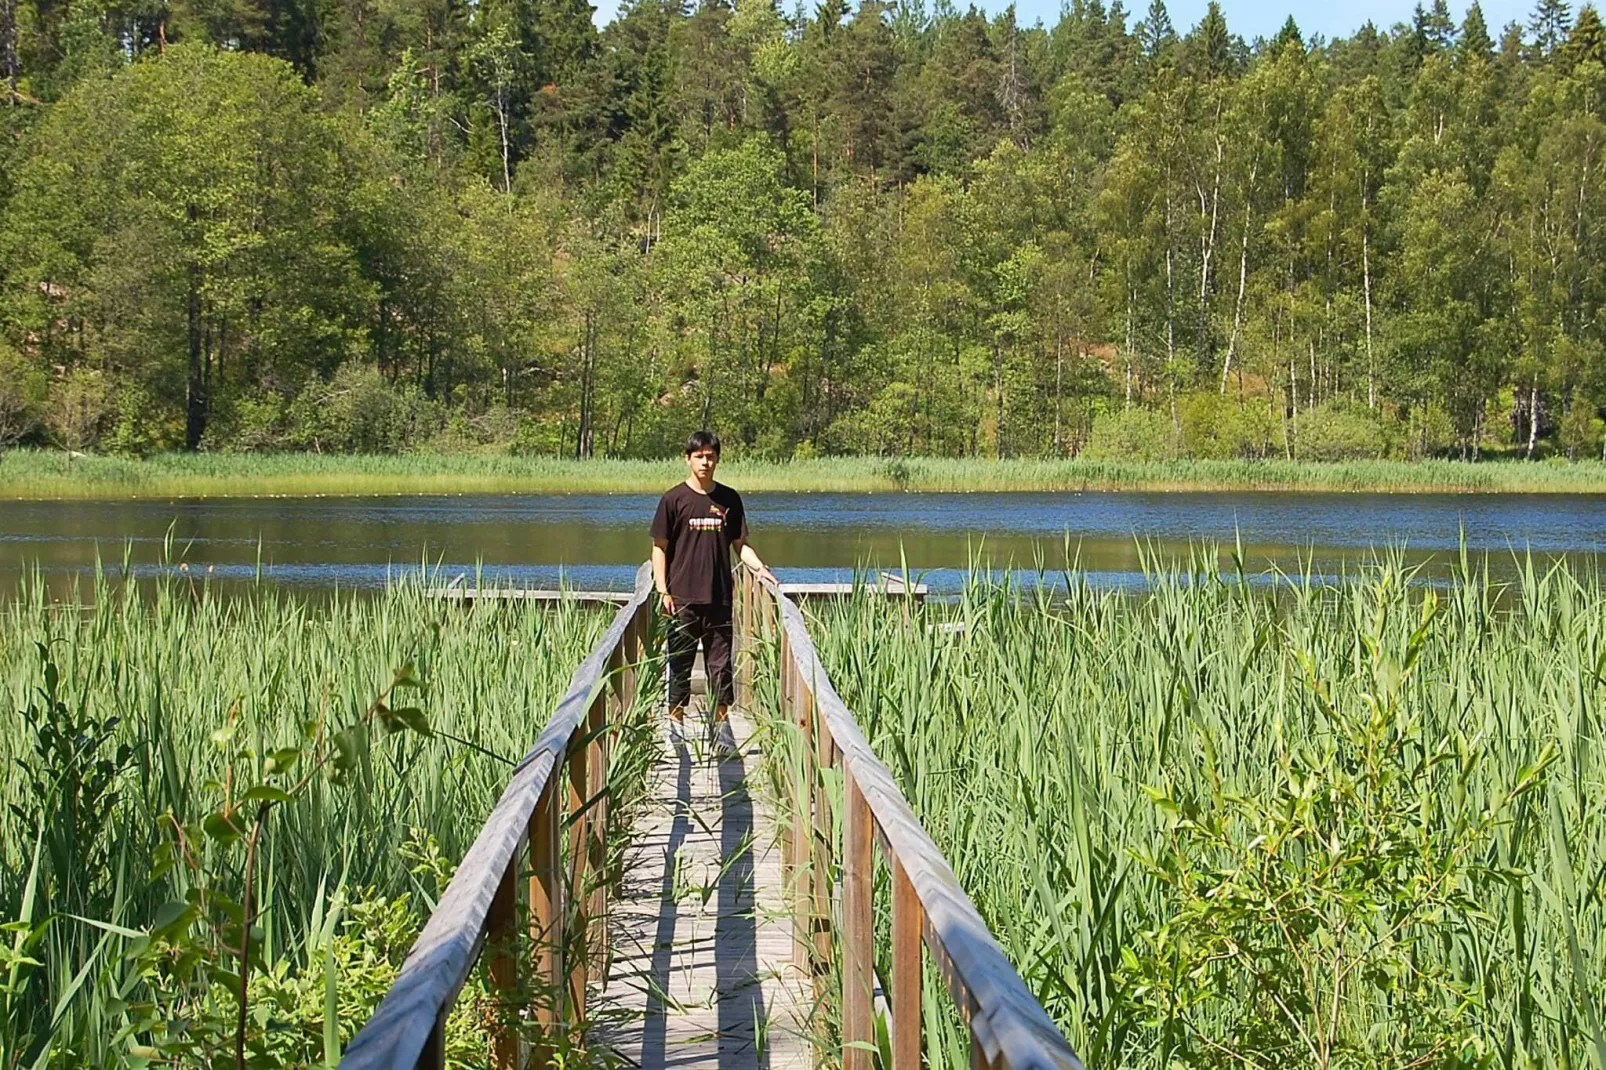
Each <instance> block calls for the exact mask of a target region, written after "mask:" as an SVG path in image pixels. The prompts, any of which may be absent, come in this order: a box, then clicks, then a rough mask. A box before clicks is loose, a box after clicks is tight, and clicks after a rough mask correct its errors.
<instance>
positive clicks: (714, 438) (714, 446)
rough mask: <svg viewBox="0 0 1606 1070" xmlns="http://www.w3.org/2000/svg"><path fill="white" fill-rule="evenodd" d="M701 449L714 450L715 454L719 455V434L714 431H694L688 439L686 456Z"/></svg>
mask: <svg viewBox="0 0 1606 1070" xmlns="http://www.w3.org/2000/svg"><path fill="white" fill-rule="evenodd" d="M699 450H713V451H714V456H715V457H718V456H719V436H718V435H716V434H714V432H712V431H693V432H692V433H691V437H690V438H688V439H687V440H686V456H688V457H690V456H691V455H692V454H694V453H696V452H698V451H699Z"/></svg>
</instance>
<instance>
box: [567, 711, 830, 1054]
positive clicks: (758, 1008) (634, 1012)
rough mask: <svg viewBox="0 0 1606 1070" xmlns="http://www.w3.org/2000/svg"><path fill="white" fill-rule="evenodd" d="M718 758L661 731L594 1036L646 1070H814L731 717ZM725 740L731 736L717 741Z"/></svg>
mask: <svg viewBox="0 0 1606 1070" xmlns="http://www.w3.org/2000/svg"><path fill="white" fill-rule="evenodd" d="M731 727H732V728H733V729H734V733H733V734H732V735H730V736H728V737H727V739H728V741H729V742H731V743H734V744H735V745H734V746H733V747H729V748H727V752H726V753H725V754H724V755H723V756H721V755H720V754H718V753H716V752H715V751H714V749H713V748H711V747H709V746H708V745H707V743H706V742H705V737H704V732H705V731H706V726H705V725H703V724H701V723H697V722H694V721H688V723H687V725H686V727H685V732H684V739H681V738H677V737H676V736H671V735H670V734H669V732H668V728H667V726H665V728H664V729H663V731H664V732H665V746H664V748H663V758H662V760H661V762H660V765H659V766H658V768H656V769H655V770H654V771H653V773H652V779H651V781H650V783H649V789H648V790H649V796H648V801H647V803H646V804H645V805H644V806H643V808H642V810H641V813H640V816H639V818H638V821H639V824H638V827H637V829H636V832H637V838H636V842H635V843H634V844H633V845H632V847H631V848H630V850H629V851H628V852H627V853H626V857H625V860H624V881H623V888H622V894H621V896H620V898H619V899H618V900H617V901H616V902H615V903H614V905H613V907H612V909H611V911H610V923H609V924H610V930H611V937H612V940H613V948H614V960H613V969H612V976H611V977H610V978H609V979H608V981H607V984H606V986H605V988H604V989H603V991H602V992H601V993H600V994H599V995H600V998H598V999H597V1000H596V1001H595V1002H594V1004H593V1006H594V1007H595V1008H596V1013H595V1021H596V1023H597V1024H596V1025H595V1026H594V1029H593V1037H594V1038H595V1039H598V1040H600V1041H602V1042H603V1043H605V1044H607V1045H608V1046H610V1047H611V1048H612V1049H613V1050H614V1051H615V1052H616V1053H617V1054H618V1055H619V1056H620V1057H621V1058H622V1059H623V1060H624V1061H625V1062H626V1063H628V1064H635V1065H637V1066H640V1067H642V1068H644V1070H665V1068H676V1070H684V1068H694V1067H696V1068H700V1067H706V1068H709V1070H792V1068H798V1070H802V1068H804V1067H807V1066H809V1065H811V1062H812V1060H811V1059H810V1055H809V1051H808V1048H807V1046H806V1044H805V1043H804V1042H803V1041H802V1039H801V1038H800V1037H799V1036H798V1029H797V1025H796V1022H798V1021H800V1020H803V1019H805V1018H806V1014H799V1013H797V1010H798V1008H797V1006H796V998H797V991H798V989H799V985H798V984H797V979H796V977H795V975H794V974H793V971H792V967H791V965H790V955H791V931H790V926H789V923H788V922H786V921H785V920H783V916H782V915H781V913H780V908H781V903H782V896H781V887H780V880H781V878H780V853H779V850H778V848H776V847H775V846H774V842H773V841H774V839H775V835H774V823H773V817H772V815H771V814H770V812H769V808H768V807H767V806H766V805H764V804H763V803H756V802H755V800H754V798H753V795H752V793H751V792H750V791H749V787H748V774H749V771H750V770H752V769H754V768H756V764H757V761H758V758H757V755H755V754H753V753H752V752H751V750H750V738H751V734H752V728H751V725H750V723H749V722H747V721H746V719H745V718H744V717H742V716H741V715H740V714H739V713H736V714H733V718H732V726H731ZM726 731H727V732H730V729H726Z"/></svg>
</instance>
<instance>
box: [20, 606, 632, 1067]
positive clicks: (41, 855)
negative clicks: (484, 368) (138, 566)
mask: <svg viewBox="0 0 1606 1070" xmlns="http://www.w3.org/2000/svg"><path fill="white" fill-rule="evenodd" d="M608 619H609V618H608V615H607V614H604V613H599V612H595V611H591V610H584V609H578V608H575V607H572V606H560V607H556V608H552V607H541V606H535V605H520V604H512V605H506V606H490V605H486V606H475V607H473V608H472V609H463V608H459V607H443V606H441V605H440V604H438V603H435V602H432V601H431V600H429V599H427V598H425V597H424V596H423V594H422V592H421V591H420V590H418V589H415V588H409V587H401V588H394V589H392V590H390V591H389V592H387V593H386V594H385V595H383V596H382V597H378V598H363V599H356V600H349V601H348V600H343V599H332V600H326V601H320V602H318V603H316V604H313V603H307V602H304V601H301V600H299V599H296V598H293V597H287V596H284V595H282V594H280V593H278V592H277V591H276V589H274V588H271V587H270V588H264V589H263V590H261V591H260V592H258V593H255V594H249V595H245V596H241V597H227V598H220V597H214V596H213V595H211V594H209V593H208V592H207V591H206V590H204V589H202V588H192V587H191V586H190V585H189V584H187V583H180V582H167V581H163V582H161V583H160V584H158V585H156V586H155V587H149V586H147V587H145V588H143V589H139V590H136V589H135V588H134V587H133V586H132V585H131V586H129V587H122V588H112V587H102V588H100V589H97V590H94V591H86V592H83V595H82V596H81V597H79V598H73V599H69V600H68V601H67V602H65V603H63V602H52V601H50V600H49V599H48V598H47V596H46V594H45V592H44V590H43V588H42V586H41V585H39V584H38V583H37V582H34V583H29V584H26V585H25V587H24V589H23V590H22V591H21V592H20V593H19V596H18V597H17V598H16V599H14V600H13V601H11V602H10V603H8V604H7V605H6V606H5V607H4V608H3V609H0V716H4V717H5V718H6V725H5V728H4V730H3V731H0V918H4V919H5V920H7V921H8V922H9V921H11V920H12V919H17V918H21V919H22V920H23V921H25V922H27V923H29V925H30V926H34V927H36V928H35V929H34V930H33V931H34V932H36V933H37V937H33V936H30V937H29V939H30V940H33V941H34V943H33V944H32V945H30V946H29V947H28V948H27V950H28V951H29V952H30V954H29V956H28V957H30V958H31V959H33V960H34V961H36V962H37V963H38V964H39V965H38V966H37V967H34V968H30V967H29V966H28V965H27V964H26V963H24V964H22V965H17V959H16V958H15V957H13V958H10V959H8V960H6V961H8V962H9V963H11V964H12V965H11V972H10V973H9V987H8V988H7V989H6V991H5V993H4V994H3V999H0V1065H3V1066H7V1067H11V1066H34V1065H45V1064H44V1062H43V1061H41V1062H38V1063H36V1062H35V1060H36V1059H38V1058H39V1057H40V1055H41V1053H42V1052H43V1051H44V1050H45V1048H46V1046H47V1045H48V1048H49V1051H50V1053H51V1059H52V1060H53V1061H50V1062H49V1065H51V1066H93V1067H101V1066H108V1067H109V1066H123V1065H144V1062H142V1061H138V1060H136V1061H135V1062H134V1063H132V1064H130V1063H128V1062H127V1059H128V1056H129V1052H130V1051H131V1050H134V1049H136V1048H138V1049H140V1050H146V1049H144V1048H142V1047H141V1046H144V1045H152V1044H158V1043H161V1042H162V1038H163V1034H164V1031H166V1035H167V1039H168V1040H169V1041H173V1040H174V1034H173V1030H174V1029H175V1028H176V1027H177V1025H178V1023H180V1022H184V1023H187V1025H186V1026H185V1028H186V1029H187V1030H188V1031H189V1039H190V1041H191V1042H193V1043H194V1044H196V1045H197V1046H198V1049H197V1050H196V1051H193V1052H189V1053H186V1054H185V1055H184V1057H182V1058H179V1057H176V1056H175V1057H174V1058H173V1060H172V1061H171V1062H170V1061H169V1060H168V1059H161V1060H157V1061H158V1062H160V1063H161V1064H162V1065H186V1066H192V1065H225V1064H226V1065H230V1066H232V1065H234V1064H233V1061H232V1053H231V1052H230V1053H228V1054H227V1055H217V1058H216V1059H215V1060H214V1059H213V1058H212V1057H211V1056H212V1055H216V1054H217V1053H216V1052H210V1048H209V1044H211V1043H215V1042H216V1041H217V1040H218V1039H219V1037H218V1034H223V1035H224V1036H225V1037H226V1036H227V1035H229V1034H230V1033H231V1032H232V1030H231V1028H230V1026H231V1023H232V1021H233V1018H232V1011H231V1000H232V995H231V993H230V991H229V990H228V989H227V988H226V987H225V982H227V980H228V976H227V974H228V970H230V969H233V968H236V967H234V966H233V963H234V958H233V956H232V955H231V954H228V953H224V954H222V955H221V957H217V956H215V955H209V954H207V953H206V952H207V951H208V948H211V949H212V950H213V951H215V949H216V948H217V947H219V946H221V945H222V943H224V942H226V940H225V939H224V938H226V937H227V934H228V932H229V930H228V928H227V926H228V922H229V914H228V910H229V909H230V908H229V907H228V903H229V902H230V901H231V900H232V902H234V903H238V902H240V901H241V891H240V889H241V881H242V876H241V874H242V870H243V863H242V852H241V849H240V840H237V839H233V838H232V837H231V836H230V835H229V834H228V832H227V829H226V828H224V827H220V825H219V821H218V815H219V814H220V813H222V811H220V810H216V809H214V808H215V807H217V806H218V805H219V799H221V798H223V797H225V796H234V797H235V798H238V797H239V796H240V795H241V793H242V792H243V791H244V790H245V789H244V785H245V784H247V783H250V782H252V781H253V780H254V779H255V778H256V777H259V776H265V774H263V773H262V772H261V771H260V770H263V769H270V768H271V766H270V765H269V764H268V763H276V764H277V765H278V767H280V768H287V769H289V770H290V771H291V772H290V775H288V776H280V777H278V778H277V779H274V778H272V777H268V778H267V779H269V780H270V781H271V782H272V783H274V784H277V785H279V786H280V787H281V788H285V789H288V787H289V785H290V784H291V783H292V782H293V781H294V780H295V779H297V778H299V777H301V776H303V775H306V776H307V777H308V780H309V782H308V783H307V785H306V786H305V788H304V790H301V791H300V792H299V793H298V794H296V795H295V797H294V798H293V799H286V800H284V801H283V802H282V804H281V805H279V807H278V808H277V809H276V810H275V811H274V812H273V815H272V818H271V820H270V821H268V823H267V824H266V825H265V826H264V827H263V830H262V840H261V846H260V851H259V853H258V856H257V857H258V865H257V867H256V877H257V881H258V884H257V888H256V900H255V902H256V903H257V904H258V905H259V913H257V914H256V925H257V929H258V930H259V933H258V935H259V937H260V942H259V943H258V944H257V946H256V947H255V948H254V965H255V967H256V973H255V975H254V976H253V980H252V995H253V1007H254V1008H255V1013H257V1014H258V1015H260V1017H261V1021H260V1022H259V1025H260V1028H256V1027H253V1032H252V1038H253V1039H252V1041H251V1044H252V1049H253V1051H255V1052H257V1053H258V1054H259V1055H260V1058H257V1059H254V1060H253V1061H252V1062H251V1065H253V1066H258V1065H260V1066H270V1065H271V1066H279V1065H284V1066H307V1065H318V1066H322V1065H325V1062H326V1061H327V1056H329V1055H330V1054H331V1053H330V1049H329V1047H328V1045H327V1041H328V1040H330V1039H332V1038H330V1037H329V1035H328V1034H327V1033H326V1032H325V1025H324V1023H325V1022H326V1021H327V1020H329V1019H328V1016H327V1015H326V1007H328V1006H333V1005H336V1004H337V1005H338V1008H339V1009H338V1020H339V1039H340V1040H341V1041H345V1040H349V1039H350V1037H351V1035H352V1034H353V1032H354V1031H355V1029H356V1028H357V1027H358V1026H360V1025H361V1024H362V1023H363V1022H365V1021H366V1020H367V1017H368V1016H369V1014H370V1013H371V1011H372V1009H373V1007H374V1006H375V1005H376V1003H377V1001H378V999H379V998H380V997H381V996H382V995H383V993H384V992H385V990H386V988H387V987H388V986H389V983H390V980H391V979H392V978H393V977H394V975H395V972H396V970H397V968H398V967H399V966H400V963H401V960H402V957H403V956H404V955H405V954H406V952H407V950H408V948H409V947H410V945H411V943H412V940H413V938H414V936H415V935H416V933H417V931H418V929H419V927H420V926H421V925H422V922H423V920H424V918H425V917H426V916H427V915H428V912H429V910H430V907H431V904H432V903H433V901H434V897H435V896H438V895H439V894H440V891H441V890H442V888H443V887H444V884H445V881H446V880H447V879H448V874H449V873H450V872H451V870H452V869H453V868H454V867H455V864H456V861H457V860H458V859H460V858H462V856H463V854H464V852H465V851H466V850H467V848H468V846H469V844H470V843H471V842H472V840H473V838H474V836H475V835H476V834H477V832H478V830H479V827H480V825H481V823H482V822H483V820H484V818H485V815H486V814H487V813H488V812H489V811H490V809H491V807H492V805H493V804H494V802H495V800H496V799H497V798H498V796H499V795H500V794H501V791H502V788H503V786H504V784H505V783H506V781H507V778H508V776H509V773H510V771H511V769H512V762H513V761H516V760H517V759H518V758H519V757H520V756H522V755H523V754H524V753H525V752H526V751H527V749H528V748H529V746H530V745H531V744H532V743H533V742H534V740H535V738H536V737H537V735H538V734H539V732H540V730H541V729H542V728H543V727H544V726H545V724H546V722H547V720H548V718H549V717H550V716H551V713H552V710H553V708H554V706H555V704H556V702H557V699H558V698H559V697H560V696H561V694H562V692H563V690H564V689H565V688H566V687H567V686H568V681H569V677H570V675H571V673H572V672H573V670H574V668H575V667H576V666H577V665H578V664H579V663H580V661H581V659H582V658H583V657H584V655H585V653H586V652H587V651H588V650H589V649H590V648H591V646H592V644H593V643H594V642H595V640H596V638H597V637H598V635H600V633H601V631H602V629H604V628H605V627H606V625H607V622H608ZM40 644H42V645H43V648H44V650H45V651H47V652H48V654H49V658H50V664H51V667H50V668H49V669H48V670H47V669H46V668H45V667H44V666H43V665H42V663H41V657H40ZM408 662H411V663H412V664H413V665H415V666H416V671H417V674H418V677H419V679H420V680H421V681H422V686H421V687H418V688H409V689H407V690H405V691H404V690H399V689H398V690H395V691H394V692H392V693H391V694H390V695H389V701H390V703H391V704H392V705H393V706H396V707H407V709H406V710H403V711H401V712H409V711H410V710H417V711H419V712H418V714H417V716H419V717H420V718H427V721H428V724H429V727H430V731H431V733H432V734H431V735H429V736H427V737H426V736H425V735H422V734H420V732H419V731H399V732H394V733H392V732H388V731H383V730H381V729H380V727H379V725H378V723H375V724H373V725H372V726H371V730H370V729H362V730H359V731H355V732H346V731H337V729H340V728H341V726H345V725H352V724H354V723H357V722H358V721H360V720H361V718H362V716H363V711H364V710H365V709H369V710H371V709H372V707H371V703H373V702H374V701H375V698H376V696H378V695H382V694H384V688H385V687H386V685H388V684H389V683H390V682H391V680H392V679H393V678H394V673H395V672H396V670H397V669H398V668H400V667H401V666H402V665H404V664H406V663H408ZM51 694H54V695H55V696H56V697H57V698H59V703H60V704H59V706H58V705H57V704H56V703H55V702H52V701H49V700H48V698H47V696H49V695H51ZM643 708H644V707H643ZM638 723H639V722H627V723H626V726H625V727H623V728H621V730H620V733H619V736H618V737H617V739H616V743H615V747H616V749H615V760H614V764H613V765H612V766H611V767H610V787H613V788H617V789H618V791H619V795H618V796H617V798H619V799H620V800H621V805H622V806H623V807H624V808H623V809H621V811H620V817H619V818H614V819H612V820H615V821H616V822H617V821H619V820H628V814H627V810H628V800H629V798H630V797H631V796H632V793H633V791H634V788H633V785H636V784H639V783H640V778H641V774H642V772H643V770H644V768H645V766H644V763H645V761H646V760H647V758H646V753H647V750H646V749H647V747H648V746H650V744H649V743H648V739H649V737H648V736H647V735H643V734H640V733H639V732H636V731H635V730H634V728H633V727H631V726H632V725H634V724H638ZM309 725H310V726H311V728H310V730H309V727H308V726H309ZM392 727H394V726H393V725H392ZM309 731H310V737H309ZM308 738H311V739H312V740H313V742H311V743H310V744H309V743H307V739H308ZM340 739H346V740H348V741H349V743H350V748H351V749H350V760H349V762H348V763H347V764H346V765H345V766H344V770H343V772H338V771H339V770H341V768H342V767H341V766H340V765H338V764H337V765H335V766H331V767H326V768H325V769H324V771H322V772H318V771H314V770H309V769H308V768H307V767H308V766H309V765H310V764H311V763H312V762H313V760H314V757H315V756H316V754H317V753H318V751H319V750H320V748H322V749H327V747H326V743H325V741H328V740H334V741H335V742H337V743H338V742H339V740H340ZM286 747H292V748H294V747H300V748H301V752H300V755H299V757H297V756H296V752H294V751H290V752H286V751H284V750H281V749H280V748H286ZM286 755H289V756H288V757H287V756H286ZM331 771H335V772H331ZM336 772H338V775H336ZM259 797H262V798H269V799H271V798H275V797H276V796H272V795H271V794H270V795H267V796H259ZM246 798H247V799H250V798H251V796H246ZM209 811H211V814H210V816H208V812H209ZM168 815H172V816H171V817H169V816H168ZM203 817H204V818H205V822H204V825H203V822H202V819H203ZM174 819H176V820H177V822H178V823H179V824H180V825H183V827H184V832H185V833H191V832H193V833H194V835H181V834H180V833H179V826H178V825H175V821H174ZM191 822H193V823H194V824H193V825H191V824H190V823H191ZM202 829H204V831H197V830H202ZM616 842H617V841H616ZM186 844H189V845H192V846H189V847H187V846H185V845H186ZM192 851H193V852H195V853H194V854H193V855H192V853H191V852H192ZM208 889H210V890H209V891H207V890H208ZM203 892H205V893H206V894H209V895H210V896H211V900H210V902H211V903H212V908H211V911H210V912H209V911H208V910H207V909H200V910H199V913H197V914H195V915H193V916H191V915H177V919H178V920H177V921H175V920H174V919H175V914H174V912H173V909H172V904H175V903H176V904H178V905H179V906H180V907H182V906H183V905H184V904H185V903H190V904H192V905H195V904H197V903H203V904H204V903H205V902H206V901H207V900H205V899H202V898H198V897H199V896H201V895H202V893H203ZM219 917H221V918H222V922H223V928H221V929H218V930H216V931H213V930H211V929H209V923H210V922H212V921H214V920H215V919H216V918H219ZM162 919H166V920H167V921H168V922H169V923H170V924H172V925H176V926H178V927H177V928H176V929H173V930H172V931H169V932H167V933H166V934H165V935H163V936H161V937H160V938H158V937H155V936H152V937H150V938H145V937H141V936H139V935H138V934H140V933H143V932H146V931H148V930H149V929H150V928H151V926H152V925H153V923H160V922H161V920H162ZM186 919H187V920H186ZM219 933H221V934H222V935H221V936H219V935H218V934H219ZM23 939H24V938H23V937H22V936H18V935H16V934H15V933H13V932H10V931H8V932H7V933H6V934H5V943H6V944H7V945H10V946H11V947H10V949H11V950H15V949H16V947H17V946H20V945H21V942H22V941H23ZM0 950H3V949H0ZM475 983H477V982H475ZM326 1001H327V1002H326ZM141 1005H149V1006H151V1007H152V1008H153V1009H152V1010H151V1012H150V1013H151V1014H152V1015H153V1018H152V1021H151V1022H150V1023H148V1024H147V1025H145V1026H142V1025H141V1023H140V1018H141V1014H142V1012H141V1011H140V1010H139V1007H140V1006H141ZM458 1006H459V1008H460V1012H459V1014H458V1015H457V1016H456V1019H461V1020H456V1019H454V1022H453V1024H452V1026H451V1027H450V1029H451V1034H452V1038H453V1039H452V1041H451V1043H452V1044H453V1048H454V1054H455V1055H468V1056H473V1057H477V1058H482V1057H483V1053H484V1043H483V1040H482V1039H481V1038H480V1037H479V1036H478V1035H477V1034H478V1030H479V1026H480V1022H479V1021H478V1020H477V1019H476V1018H475V1017H474V1016H475V1015H477V1014H478V1013H480V1010H481V1007H480V1006H479V1004H478V1002H477V999H476V998H475V997H473V996H472V994H468V993H466V994H465V996H464V998H463V999H462V1000H460V1001H459V1004H458ZM219 1021H221V1023H222V1028H221V1029H218V1028H215V1027H216V1026H217V1023H218V1022H219ZM209 1029H210V1032H211V1036H210V1040H209V1039H208V1035H209V1034H208V1030H209ZM179 1039H181V1040H182V1039H183V1038H182V1037H180V1038H179ZM458 1049H461V1050H460V1051H459V1050H458ZM166 1054H169V1055H171V1054H172V1053H171V1052H168V1053H166ZM203 1055H204V1056H206V1057H203ZM329 1065H333V1063H332V1062H329Z"/></svg>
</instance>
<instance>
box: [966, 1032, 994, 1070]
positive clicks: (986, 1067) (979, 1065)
mask: <svg viewBox="0 0 1606 1070" xmlns="http://www.w3.org/2000/svg"><path fill="white" fill-rule="evenodd" d="M970 1070H995V1067H994V1064H993V1063H992V1062H991V1061H990V1060H989V1059H988V1058H987V1053H986V1052H985V1051H982V1048H981V1044H980V1043H979V1042H978V1041H977V1040H976V1034H975V1032H974V1031H972V1032H971V1034H970Z"/></svg>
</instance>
